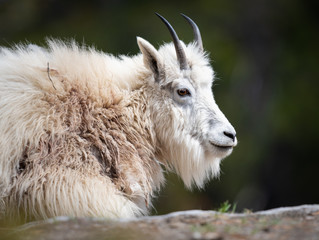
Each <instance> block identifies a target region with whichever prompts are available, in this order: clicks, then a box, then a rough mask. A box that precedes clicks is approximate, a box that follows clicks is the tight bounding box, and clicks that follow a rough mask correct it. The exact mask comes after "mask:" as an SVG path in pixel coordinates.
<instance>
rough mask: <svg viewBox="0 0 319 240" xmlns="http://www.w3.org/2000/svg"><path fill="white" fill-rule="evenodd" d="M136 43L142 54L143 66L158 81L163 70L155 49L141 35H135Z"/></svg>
mask: <svg viewBox="0 0 319 240" xmlns="http://www.w3.org/2000/svg"><path fill="white" fill-rule="evenodd" d="M137 44H138V47H139V48H140V50H141V52H142V54H143V60H144V65H145V67H147V68H148V69H150V70H151V71H152V72H153V74H154V77H155V80H156V81H158V80H159V76H160V75H161V73H162V71H163V65H162V61H161V58H160V56H159V54H158V52H157V50H156V49H155V48H154V47H153V45H152V44H150V43H149V42H148V41H146V40H144V39H143V38H141V37H137Z"/></svg>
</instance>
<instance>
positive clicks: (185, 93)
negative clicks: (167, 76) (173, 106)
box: [177, 88, 191, 97]
mask: <svg viewBox="0 0 319 240" xmlns="http://www.w3.org/2000/svg"><path fill="white" fill-rule="evenodd" d="M177 94H178V95H179V96H182V97H184V96H190V95H191V93H190V92H189V91H188V89H187V88H181V89H178V90H177Z"/></svg>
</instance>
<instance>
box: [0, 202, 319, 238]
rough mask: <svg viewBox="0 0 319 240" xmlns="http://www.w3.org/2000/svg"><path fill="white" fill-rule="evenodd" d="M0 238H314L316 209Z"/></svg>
mask: <svg viewBox="0 0 319 240" xmlns="http://www.w3.org/2000/svg"><path fill="white" fill-rule="evenodd" d="M0 239H8V240H15V239H16V240H20V239H24V240H29V239H30V240H31V239H32V240H33V239H40V240H42V239H43V240H44V239H46V240H57V239H66V240H69V239H70V240H71V239H78V240H84V239H95V240H102V239H103V240H109V239H119V240H121V239H134V240H135V239H136V240H144V239H151V240H162V239H172V240H173V239H193V240H195V239H202V240H204V239H211V240H214V239H215V240H217V239H219V240H221V239H223V240H224V239H225V240H226V239H230V240H232V239H234V240H239V239H258V240H261V239H263V240H267V239H272V240H273V239H282V240H284V239H287V240H288V239H289V240H297V239H298V240H301V239H302V240H304V239H314V240H318V239H319V205H303V206H298V207H286V208H277V209H273V210H268V211H262V212H256V213H241V214H238V213H219V212H215V211H200V210H193V211H184V212H175V213H171V214H168V215H162V216H152V217H142V218H138V219H127V220H118V221H110V220H106V219H99V218H69V217H58V218H55V219H49V220H46V221H41V222H32V223H28V224H25V225H22V226H20V227H17V228H6V229H5V228H0Z"/></svg>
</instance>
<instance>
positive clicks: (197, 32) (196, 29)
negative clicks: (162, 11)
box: [181, 13, 204, 52]
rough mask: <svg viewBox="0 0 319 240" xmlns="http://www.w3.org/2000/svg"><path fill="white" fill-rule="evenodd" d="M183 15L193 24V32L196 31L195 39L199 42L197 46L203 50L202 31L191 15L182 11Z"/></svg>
mask: <svg viewBox="0 0 319 240" xmlns="http://www.w3.org/2000/svg"><path fill="white" fill-rule="evenodd" d="M181 15H182V16H183V17H184V18H185V19H186V21H187V22H188V23H189V24H190V25H191V27H192V29H193V32H194V39H195V41H196V43H197V46H198V47H199V49H200V50H201V51H202V52H203V51H204V48H203V41H202V36H201V35H200V31H199V28H198V26H197V25H196V23H195V22H194V21H193V20H192V19H191V18H189V17H187V16H186V15H185V14H183V13H181Z"/></svg>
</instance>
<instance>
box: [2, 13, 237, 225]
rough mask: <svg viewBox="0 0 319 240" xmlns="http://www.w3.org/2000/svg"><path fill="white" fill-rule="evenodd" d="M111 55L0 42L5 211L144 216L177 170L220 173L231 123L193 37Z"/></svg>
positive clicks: (196, 177)
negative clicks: (5, 45) (133, 52)
mask: <svg viewBox="0 0 319 240" xmlns="http://www.w3.org/2000/svg"><path fill="white" fill-rule="evenodd" d="M158 16H159V17H160V18H161V20H162V21H163V22H164V23H165V25H166V26H167V27H168V29H169V31H170V34H171V36H172V38H173V43H168V44H164V45H163V46H161V47H160V48H159V50H156V49H155V48H154V47H153V46H152V45H151V44H150V43H149V42H148V41H146V40H144V39H142V38H140V37H137V43H138V46H139V49H140V51H141V54H138V55H136V56H133V57H127V56H120V57H114V56H112V55H109V54H105V53H102V52H98V51H96V50H95V49H92V48H87V47H84V46H79V45H77V44H76V43H74V42H69V43H65V42H62V41H57V40H48V48H42V47H38V46H35V45H18V46H17V47H16V48H14V49H9V48H1V50H0V212H1V215H2V216H4V217H13V216H20V217H21V216H22V217H24V218H25V219H27V220H32V219H46V218H49V217H54V216H59V215H69V216H75V217H78V216H95V217H107V218H122V217H124V218H127V217H134V216H139V215H141V214H146V213H147V210H148V208H149V206H150V205H151V203H150V200H151V197H152V196H153V195H154V192H155V191H157V190H159V188H160V186H161V184H162V183H163V181H164V178H163V168H166V169H170V170H173V171H175V172H176V173H177V174H178V175H179V176H180V177H181V179H182V180H183V182H184V183H185V185H186V186H187V187H189V188H190V187H191V186H193V185H195V186H198V187H201V186H203V184H204V182H205V180H207V179H209V178H210V177H212V176H216V175H218V173H219V164H220V161H221V159H223V158H225V157H226V156H228V155H229V154H230V153H231V152H232V149H233V147H234V146H236V144H237V139H236V133H235V130H234V128H233V127H232V125H231V124H230V123H229V122H228V120H227V119H226V117H225V116H224V115H223V113H222V112H221V111H220V110H219V108H218V106H217V105H216V103H215V101H214V98H213V95H212V91H211V88H212V82H213V76H214V72H213V70H212V68H211V66H210V64H209V59H208V57H207V54H206V53H205V51H204V49H203V45H202V40H201V35H200V32H199V29H198V27H197V26H196V24H195V23H194V22H193V21H192V20H191V19H190V18H188V17H187V16H185V15H183V16H184V17H185V19H186V20H187V21H188V23H189V24H190V25H191V27H192V28H193V31H194V37H195V41H194V42H193V43H190V44H187V45H186V44H184V43H183V42H182V41H180V40H179V38H178V36H177V34H176V33H175V31H174V29H173V28H172V27H171V25H170V24H169V23H168V22H167V20H165V19H164V18H163V17H162V16H160V15H158Z"/></svg>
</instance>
